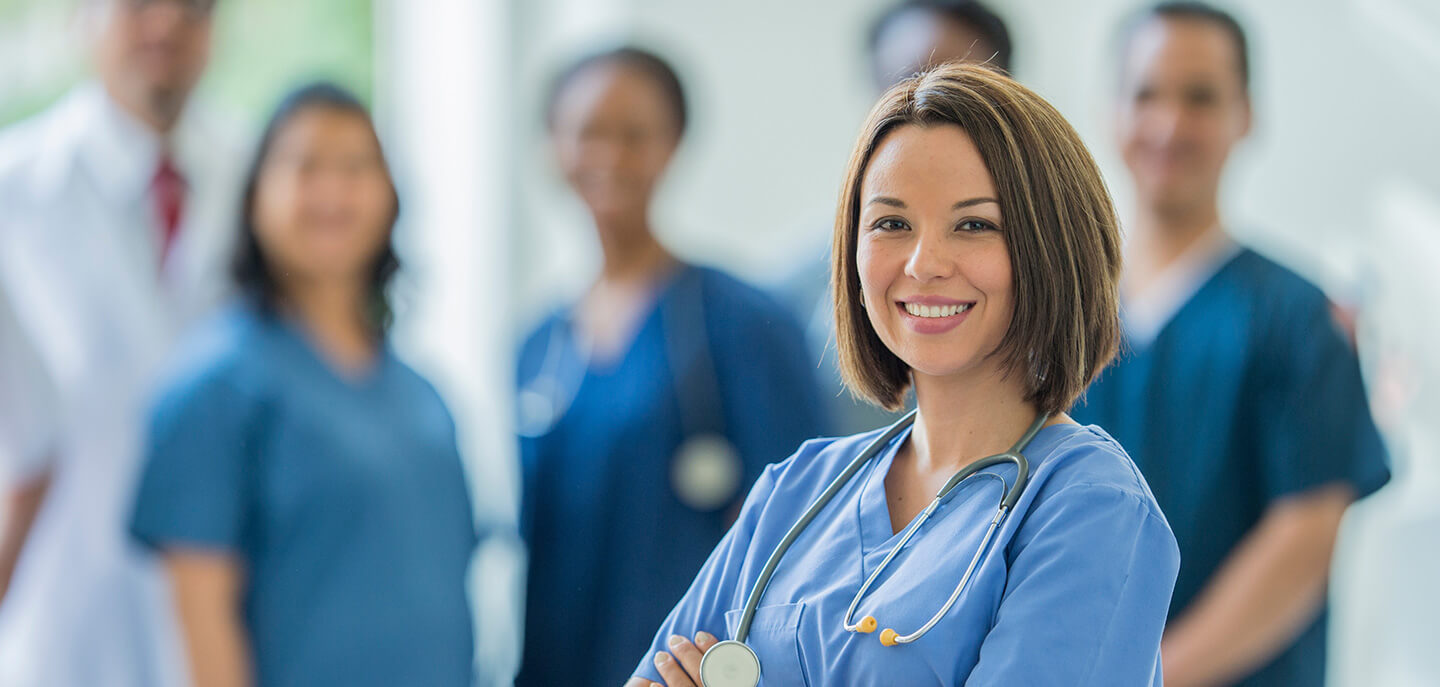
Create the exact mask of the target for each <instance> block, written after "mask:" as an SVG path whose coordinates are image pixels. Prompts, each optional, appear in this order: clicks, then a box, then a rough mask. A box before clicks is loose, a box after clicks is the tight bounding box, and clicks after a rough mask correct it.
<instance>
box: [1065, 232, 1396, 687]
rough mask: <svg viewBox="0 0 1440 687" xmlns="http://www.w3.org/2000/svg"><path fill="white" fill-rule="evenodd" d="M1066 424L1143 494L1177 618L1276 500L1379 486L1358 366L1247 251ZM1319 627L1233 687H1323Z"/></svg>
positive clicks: (1287, 283)
mask: <svg viewBox="0 0 1440 687" xmlns="http://www.w3.org/2000/svg"><path fill="white" fill-rule="evenodd" d="M1127 348H1128V350H1122V352H1121V354H1120V357H1119V359H1117V361H1116V362H1115V364H1114V365H1112V366H1111V367H1110V368H1108V369H1107V370H1106V371H1105V372H1104V373H1103V374H1102V375H1101V377H1100V379H1099V380H1098V381H1097V382H1096V383H1095V384H1094V385H1093V386H1091V387H1090V390H1089V392H1088V394H1087V395H1086V398H1085V400H1084V401H1083V402H1082V403H1080V404H1079V405H1078V407H1076V408H1075V409H1074V410H1072V411H1071V415H1072V416H1073V417H1074V418H1075V419H1076V420H1077V421H1079V422H1082V423H1094V424H1097V425H1100V426H1101V427H1104V428H1105V429H1106V430H1107V431H1108V432H1109V433H1110V434H1111V435H1112V436H1114V437H1115V439H1116V440H1118V441H1119V442H1120V444H1121V445H1122V446H1124V447H1125V450H1126V451H1128V452H1129V453H1130V455H1131V457H1133V458H1134V460H1135V462H1136V463H1137V464H1138V465H1139V466H1140V470H1141V472H1142V473H1143V474H1144V475H1145V479H1146V481H1148V482H1149V484H1150V488H1151V490H1153V491H1154V493H1155V499H1156V501H1158V502H1159V504H1160V508H1161V510H1163V511H1164V513H1165V516H1166V518H1167V519H1168V520H1169V522H1170V526H1171V527H1172V528H1173V529H1174V532H1175V538H1176V540H1177V541H1178V542H1179V545H1180V575H1179V579H1178V580H1177V581H1176V584H1175V595H1174V598H1173V600H1172V602H1171V606H1170V617H1171V618H1172V619H1173V618H1175V617H1176V616H1178V615H1181V614H1183V613H1185V611H1186V609H1187V608H1188V607H1189V606H1190V604H1191V603H1192V602H1193V601H1195V598H1196V597H1197V596H1198V595H1199V594H1200V592H1201V590H1203V589H1204V588H1205V586H1206V584H1208V583H1209V581H1210V577H1211V576H1212V575H1213V574H1214V573H1215V572H1216V570H1217V569H1218V568H1219V567H1220V565H1221V564H1222V563H1223V562H1224V561H1225V559H1226V557H1227V556H1229V554H1230V552H1231V551H1232V550H1233V549H1234V548H1235V546H1236V545H1237V544H1239V543H1240V540H1241V539H1243V538H1244V537H1245V535H1246V534H1247V533H1249V532H1250V530H1251V529H1252V528H1253V527H1254V526H1255V525H1256V524H1257V523H1258V522H1259V520H1260V518H1261V516H1262V515H1263V514H1264V512H1265V510H1266V508H1268V507H1269V506H1270V505H1271V504H1273V503H1274V502H1275V501H1276V500H1278V499H1282V498H1284V497H1286V496H1291V495H1295V494H1299V493H1301V492H1304V491H1306V490H1310V489H1314V488H1317V487H1321V486H1325V485H1329V484H1335V483H1343V484H1348V485H1350V486H1351V487H1352V488H1353V489H1354V490H1355V494H1356V496H1357V498H1363V497H1365V496H1366V495H1368V494H1370V493H1372V492H1374V491H1375V490H1376V489H1378V488H1380V487H1381V486H1382V485H1384V484H1385V482H1386V481H1388V480H1389V470H1388V469H1387V467H1386V464H1385V456H1384V448H1383V446H1382V445H1381V442H1380V437H1379V434H1378V432H1377V431H1376V429H1375V426H1374V424H1373V422H1372V420H1371V417H1370V410H1369V407H1368V405H1367V403H1366V399H1365V388H1364V385H1363V383H1362V380H1361V377H1360V366H1359V363H1358V361H1357V359H1356V356H1355V353H1354V352H1353V351H1352V350H1351V348H1350V346H1349V344H1348V343H1346V342H1345V341H1344V340H1343V339H1342V338H1341V336H1340V334H1339V332H1338V331H1337V329H1336V328H1335V326H1334V325H1333V324H1332V321H1331V319H1330V314H1329V309H1328V303H1327V301H1326V299H1325V296H1324V295H1323V294H1322V293H1321V292H1320V291H1319V290H1318V289H1316V288H1315V287H1314V286H1312V285H1310V284H1309V283H1307V282H1305V281H1304V280H1303V279H1301V278H1300V277H1299V276H1297V275H1295V274H1294V273H1292V272H1290V271H1289V270H1286V269H1285V268H1283V267H1281V266H1279V265H1277V264H1275V263H1273V262H1271V261H1269V260H1267V259H1265V258H1264V257H1261V256H1260V255H1258V254H1256V253H1254V252H1252V251H1249V250H1242V251H1239V252H1238V253H1237V254H1235V255H1234V257H1232V258H1230V259H1229V261H1228V262H1225V263H1224V264H1223V265H1222V266H1220V268H1219V270H1218V271H1217V272H1216V273H1215V274H1214V275H1213V276H1212V277H1211V278H1210V279H1209V280H1208V281H1206V282H1204V283H1203V284H1202V285H1201V286H1200V287H1199V289H1198V290H1197V291H1196V292H1195V293H1194V295H1193V296H1192V297H1191V298H1190V299H1189V300H1188V301H1187V302H1186V303H1185V304H1184V305H1182V306H1181V307H1180V308H1179V310H1177V311H1176V312H1175V314H1174V316H1173V317H1172V319H1170V321H1169V322H1168V323H1166V324H1165V326H1164V328H1163V329H1161V330H1160V332H1159V334H1158V335H1157V336H1156V337H1155V340H1154V341H1153V342H1151V343H1149V344H1148V345H1145V344H1140V343H1136V342H1133V341H1132V342H1128V345H1127ZM1325 626H1326V618H1325V615H1324V614H1323V613H1322V614H1321V615H1320V617H1319V618H1318V619H1317V620H1316V621H1315V622H1314V623H1312V624H1311V625H1310V626H1309V627H1308V628H1306V629H1305V630H1304V632H1303V633H1302V634H1301V635H1300V637H1299V638H1298V639H1297V640H1296V642H1295V644H1294V645H1293V646H1291V647H1290V648H1288V649H1287V650H1285V651H1284V652H1283V653H1281V654H1280V655H1279V656H1278V657H1276V659H1275V660H1274V661H1272V662H1271V663H1270V664H1269V665H1266V666H1265V667H1263V668H1261V669H1260V670H1259V671H1258V672H1256V673H1255V674H1254V675H1251V676H1249V677H1248V678H1246V679H1245V680H1243V681H1241V682H1240V683H1238V684H1241V685H1246V686H1254V687H1259V686H1262V685H1287V686H1288V685H1321V684H1324V674H1325Z"/></svg>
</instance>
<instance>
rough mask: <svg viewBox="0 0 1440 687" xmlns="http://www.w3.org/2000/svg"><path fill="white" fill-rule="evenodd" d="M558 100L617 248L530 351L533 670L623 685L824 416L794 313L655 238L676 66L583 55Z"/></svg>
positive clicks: (606, 247) (628, 56) (579, 180)
mask: <svg viewBox="0 0 1440 687" xmlns="http://www.w3.org/2000/svg"><path fill="white" fill-rule="evenodd" d="M546 115H547V118H548V126H549V133H550V137H551V144H552V146H553V150H554V153H555V155H556V159H557V160H558V163H559V166H560V168H561V171H562V172H563V174H564V177H565V180H566V182H567V183H568V184H569V185H570V187H571V188H572V189H573V191H574V192H575V193H576V194H577V195H578V196H579V197H580V200H581V201H582V202H583V203H584V205H585V207H586V209H587V210H588V211H589V213H590V218H591V220H592V221H593V224H594V230H595V232H596V235H597V237H598V239H599V245H600V248H601V251H602V254H603V264H602V267H601V271H600V274H599V277H598V278H597V279H596V281H595V282H594V284H592V285H591V286H590V288H589V289H588V290H587V291H586V292H585V294H584V295H583V296H582V297H581V298H580V300H579V301H578V302H576V303H574V304H573V305H570V306H568V307H566V308H563V309H561V310H560V311H559V312H557V313H554V314H553V315H551V316H550V317H549V318H547V319H546V320H545V321H544V322H543V323H542V324H541V325H540V326H539V328H538V329H537V330H536V331H535V332H534V333H532V334H531V335H530V336H529V337H528V339H527V340H526V341H525V343H524V345H523V347H522V349H521V352H520V358H519V368H518V382H519V407H518V412H519V422H520V430H521V433H522V436H523V438H522V441H521V459H522V468H523V470H524V480H525V482H524V484H525V487H524V497H523V498H524V504H523V510H522V528H523V530H524V531H525V534H526V539H527V543H528V545H529V550H530V559H529V573H528V580H527V602H526V620H525V649H524V658H523V661H522V665H521V670H520V676H519V680H518V684H521V685H555V684H587V685H588V684H594V685H612V684H620V683H622V682H623V681H624V680H625V679H626V678H627V677H629V675H630V669H631V661H633V656H634V655H635V654H636V653H638V652H640V651H643V650H644V649H645V647H646V646H647V645H648V644H649V640H650V636H651V633H652V632H653V631H654V628H655V626H656V625H658V624H659V622H660V621H661V620H663V619H664V617H665V614H666V612H668V611H669V609H670V607H671V606H673V605H674V603H675V601H676V600H677V599H679V598H680V596H681V594H683V593H684V591H685V588H686V586H687V585H688V584H689V580H690V579H691V578H692V577H693V576H694V573H695V571H696V570H698V569H699V567H700V565H701V563H703V562H704V560H705V557H706V555H708V554H709V552H710V549H711V548H713V547H714V545H715V543H716V542H717V541H719V539H720V537H721V535H723V534H724V532H725V529H726V528H727V527H728V525H729V523H730V522H731V521H732V519H733V515H734V510H735V508H736V507H737V506H738V504H739V503H740V502H741V500H743V498H744V496H745V493H746V491H747V490H748V488H749V485H750V484H751V483H752V482H753V481H754V479H755V478H756V477H757V476H758V475H759V474H760V471H761V470H762V468H763V467H764V466H765V465H766V464H768V463H770V462H772V461H776V460H780V459H781V458H783V457H785V456H786V455H787V454H788V453H789V452H790V451H791V450H793V448H794V446H795V445H797V444H798V443H799V442H801V441H804V440H805V439H808V438H811V437H814V436H817V435H819V434H820V433H821V432H822V431H823V429H824V427H825V421H824V417H823V405H822V403H821V401H820V398H819V394H818V390H817V386H816V381H815V379H814V372H813V366H812V364H811V363H810V362H809V361H808V358H807V357H806V355H805V350H804V342H803V338H802V334H801V332H800V329H799V326H798V325H797V324H796V323H795V322H794V321H793V320H792V319H790V317H789V315H788V314H787V313H786V312H785V311H784V310H783V309H782V308H781V307H780V306H779V305H778V304H777V303H775V302H773V301H772V300H770V299H769V298H768V297H766V296H764V295H762V294H761V293H760V292H759V291H757V290H755V289H753V288H751V287H749V286H747V285H745V284H743V283H741V282H739V281H737V280H736V279H734V278H732V277H730V276H728V275H726V274H725V273H723V272H720V271H718V270H715V269H711V268H708V267H701V266H698V265H692V264H687V263H685V262H682V261H681V260H679V259H678V258H676V257H675V256H674V255H673V254H672V253H671V252H670V251H669V250H668V249H667V248H666V247H665V246H663V245H662V244H661V243H660V242H659V241H658V240H657V239H656V238H655V231H654V228H653V226H652V224H651V220H650V206H651V203H652V201H653V198H654V195H655V193H656V189H657V186H658V185H659V183H660V180H661V178H662V176H663V175H664V173H665V170H666V168H667V166H668V165H669V162H670V160H671V157H672V156H673V155H674V153H675V150H676V148H677V146H678V145H679V144H680V141H681V138H682V135H683V134H684V132H685V128H686V123H687V119H688V112H687V105H686V97H685V93H684V91H683V89H682V87H681V83H680V80H679V78H678V77H677V76H676V73H675V71H674V70H673V69H672V68H671V67H670V65H668V64H667V63H666V62H665V61H664V60H662V59H661V58H659V57H658V56H656V55H654V54H652V53H649V52H646V51H644V50H640V49H636V48H630V47H627V48H619V49H615V50H608V51H604V52H600V53H597V54H594V55H591V56H589V57H586V58H584V59H581V60H579V61H578V62H576V63H574V64H573V65H572V66H570V67H569V68H567V69H565V70H564V71H563V72H562V73H561V74H560V76H559V77H558V78H557V79H556V80H555V82H554V85H553V87H552V90H551V92H550V97H549V101H548V105H547V110H546ZM717 192H719V191H717ZM574 637H585V638H586V641H584V642H580V643H569V648H568V649H566V651H565V652H564V657H563V658H562V659H560V660H557V657H556V653H555V647H556V642H557V641H565V642H567V643H568V640H569V639H570V638H574Z"/></svg>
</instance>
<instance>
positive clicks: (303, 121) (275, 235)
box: [254, 106, 395, 281]
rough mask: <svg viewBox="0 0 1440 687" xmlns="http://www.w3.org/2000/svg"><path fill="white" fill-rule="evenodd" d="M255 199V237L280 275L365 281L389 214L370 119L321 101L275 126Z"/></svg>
mask: <svg viewBox="0 0 1440 687" xmlns="http://www.w3.org/2000/svg"><path fill="white" fill-rule="evenodd" d="M254 203H255V207H254V217H255V233H256V239H257V241H258V242H259V244H260V249H261V251H262V252H263V253H264V254H265V256H266V258H267V259H268V260H270V262H271V263H272V265H274V268H275V270H276V272H277V275H276V276H277V277H279V278H280V279H281V280H282V281H290V280H294V279H300V280H304V281H328V280H337V279H338V280H357V279H358V280H361V281H363V280H365V279H366V278H367V272H368V270H369V269H370V268H371V266H372V265H373V264H374V262H375V260H376V258H377V257H378V256H379V255H380V253H381V251H382V250H383V249H384V246H385V242H386V241H389V239H390V225H391V219H392V217H393V215H394V212H395V205H394V203H395V197H394V191H393V186H392V185H391V182H390V175H389V172H388V171H387V170H386V168H385V161H384V158H383V157H382V156H381V153H380V145H379V143H378V142H377V141H376V139H375V133H374V130H373V129H371V127H370V123H369V122H368V121H367V120H366V119H365V118H364V117H362V116H360V115H358V114H356V113H354V112H347V111H345V110H341V109H336V108H328V107H324V106H315V107H310V108H305V109H302V110H301V111H300V112H298V113H297V114H295V115H294V116H292V117H291V118H290V119H289V121H287V122H286V123H285V124H283V125H282V126H281V129H280V131H279V133H278V134H277V135H276V136H275V139H274V141H273V142H272V144H271V148H270V151H269V153H268V154H267V155H266V159H265V161H264V163H263V165H262V166H261V168H260V178H259V180H258V181H257V183H256V187H255V198H254Z"/></svg>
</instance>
